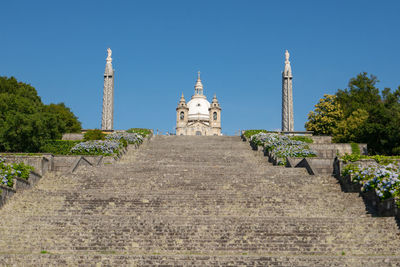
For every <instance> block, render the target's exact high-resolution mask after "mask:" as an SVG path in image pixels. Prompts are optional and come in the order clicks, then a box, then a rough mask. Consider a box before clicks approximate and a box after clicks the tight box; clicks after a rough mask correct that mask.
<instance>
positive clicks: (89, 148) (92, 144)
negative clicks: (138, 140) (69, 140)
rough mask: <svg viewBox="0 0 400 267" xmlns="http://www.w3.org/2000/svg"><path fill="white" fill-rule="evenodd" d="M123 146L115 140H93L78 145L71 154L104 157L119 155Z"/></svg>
mask: <svg viewBox="0 0 400 267" xmlns="http://www.w3.org/2000/svg"><path fill="white" fill-rule="evenodd" d="M122 146H123V144H122V143H121V142H119V141H115V140H91V141H86V142H81V143H79V144H76V145H75V146H74V147H73V148H72V149H71V153H72V154H75V155H103V156H110V155H112V154H115V153H118V151H119V149H120V148H121V147H122Z"/></svg>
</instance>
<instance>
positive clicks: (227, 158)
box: [0, 136, 400, 266]
mask: <svg viewBox="0 0 400 267" xmlns="http://www.w3.org/2000/svg"><path fill="white" fill-rule="evenodd" d="M0 218H1V220H0V236H1V238H0V265H11V266H12V265H16V266H60V265H63V266H65V265H67V266H76V265H87V266H93V265H96V264H98V265H102V266H135V265H137V266H155V265H164V266H188V265H190V266H240V265H241V266H268V265H276V266H391V265H392V266H395V265H396V264H400V253H399V250H398V248H399V247H400V240H399V238H398V233H399V231H398V228H397V225H396V221H395V219H394V218H392V217H385V218H372V217H371V216H370V215H369V214H367V213H366V211H365V206H364V203H363V201H362V199H361V198H359V197H358V195H357V194H349V193H343V192H342V191H341V189H340V186H339V185H338V183H337V181H336V179H335V178H333V177H329V176H309V175H308V174H307V172H306V170H304V169H302V168H299V169H296V168H285V167H280V166H276V167H275V166H272V165H271V164H268V162H267V161H266V158H265V157H261V156H260V155H259V154H258V152H255V151H252V150H251V148H250V147H249V146H248V144H246V143H244V142H241V141H240V139H239V137H196V136H169V137H164V136H157V137H155V138H153V140H152V141H151V142H150V143H147V144H145V145H143V146H141V147H140V148H139V149H137V150H133V149H130V150H128V152H127V154H125V155H124V157H122V158H121V160H120V161H118V162H116V163H114V164H106V165H104V166H101V167H98V168H93V167H85V166H82V167H80V168H79V169H78V170H77V171H76V172H75V173H69V174H55V173H49V174H46V175H45V176H44V177H43V178H42V179H41V180H40V181H39V182H38V184H37V185H36V186H35V187H34V188H32V189H30V190H26V191H24V192H23V193H21V194H15V195H14V196H13V198H12V199H11V200H10V201H9V202H8V203H7V204H6V205H5V206H3V208H1V209H0ZM41 251H45V252H46V253H45V254H41ZM342 254H344V255H342Z"/></svg>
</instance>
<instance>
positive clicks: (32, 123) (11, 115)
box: [0, 77, 80, 152]
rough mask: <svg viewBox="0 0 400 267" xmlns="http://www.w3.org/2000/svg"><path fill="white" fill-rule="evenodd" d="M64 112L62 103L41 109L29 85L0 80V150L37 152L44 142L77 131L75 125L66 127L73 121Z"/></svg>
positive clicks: (37, 97)
mask: <svg viewBox="0 0 400 267" xmlns="http://www.w3.org/2000/svg"><path fill="white" fill-rule="evenodd" d="M59 105H60V104H59ZM56 106H57V105H56ZM67 111H69V112H70V110H69V109H68V108H67V107H65V105H64V104H62V106H60V107H53V106H52V104H51V105H49V106H45V105H44V104H43V103H42V101H41V99H40V97H39V96H38V95H37V92H36V89H35V88H34V87H32V86H31V85H29V84H25V83H22V82H18V81H17V80H16V79H15V78H14V77H11V78H7V77H0V151H12V152H37V151H38V150H39V148H40V146H41V145H42V144H43V143H44V141H45V140H48V139H60V138H61V136H62V134H63V133H65V132H66V131H67V130H68V129H77V126H76V125H77V123H76V122H75V123H71V127H70V128H68V127H69V126H67V125H68V124H67V122H68V121H72V120H73V117H74V118H75V120H76V121H77V119H76V117H75V116H73V117H72V116H71V114H69V115H66V114H67V113H68V112H67ZM70 113H72V112H70ZM72 115H73V114H72ZM78 123H79V122H78ZM79 125H80V123H79Z"/></svg>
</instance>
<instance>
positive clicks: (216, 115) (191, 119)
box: [176, 72, 221, 136]
mask: <svg viewBox="0 0 400 267" xmlns="http://www.w3.org/2000/svg"><path fill="white" fill-rule="evenodd" d="M176 135H208V136H209V135H221V107H220V105H219V103H218V100H217V97H216V96H215V95H214V98H213V100H212V101H211V103H210V102H208V100H207V97H206V96H205V95H204V94H203V84H202V82H201V79H200V72H199V73H198V77H197V82H196V85H195V86H194V95H193V96H192V99H191V100H190V101H189V102H188V103H187V104H186V100H185V97H184V96H183V93H182V97H181V99H180V101H179V103H178V107H177V108H176Z"/></svg>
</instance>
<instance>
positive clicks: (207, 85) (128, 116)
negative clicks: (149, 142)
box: [0, 0, 400, 134]
mask: <svg viewBox="0 0 400 267" xmlns="http://www.w3.org/2000/svg"><path fill="white" fill-rule="evenodd" d="M1 9H2V12H1V13H2V14H1V16H0V25H1V28H2V34H1V37H0V50H1V51H2V53H1V54H2V56H1V59H0V75H1V76H14V77H16V78H17V79H18V80H20V81H23V82H27V83H30V84H32V85H33V86H34V87H35V88H36V89H37V90H38V93H39V95H40V96H41V97H42V100H43V102H45V103H50V102H53V103H59V102H64V103H65V104H66V105H67V106H69V107H70V108H71V109H72V110H73V112H74V113H75V114H76V115H77V116H78V117H79V119H80V120H81V121H82V123H83V127H84V128H99V127H100V126H101V108H102V103H101V102H102V93H103V72H104V67H105V59H106V54H107V53H106V49H107V47H111V49H112V50H113V65H114V68H115V70H116V75H115V112H114V128H116V129H127V128H131V127H146V128H152V129H160V130H161V131H163V132H165V131H172V130H173V129H174V127H175V118H176V117H175V108H176V105H177V103H178V101H179V98H180V95H181V93H182V92H183V93H184V94H185V97H186V100H187V101H188V100H189V98H190V96H191V95H192V94H193V92H194V84H195V81H196V72H197V71H198V70H200V71H201V73H202V80H203V84H204V92H205V94H206V95H207V97H208V99H209V100H211V98H212V96H213V94H214V93H215V94H217V97H218V99H219V101H220V104H221V106H222V131H223V132H224V133H226V134H234V133H235V131H237V130H239V129H250V128H253V129H254V128H265V129H269V130H273V129H279V128H280V124H281V115H280V114H281V71H282V69H283V66H284V51H285V49H288V50H289V52H290V54H291V63H292V70H293V75H294V78H293V85H294V88H293V98H294V113H295V115H294V119H295V130H304V123H305V121H306V119H307V114H308V112H309V111H310V110H311V109H313V106H314V105H315V104H316V103H317V102H318V100H319V99H320V98H321V97H322V96H323V94H326V93H328V94H329V93H334V92H335V91H336V90H337V89H338V88H345V87H346V86H347V83H348V81H349V79H350V78H351V77H354V76H355V75H357V74H358V73H360V72H363V71H366V72H368V73H372V74H374V75H376V76H378V79H379V80H380V81H381V82H380V83H379V84H378V86H379V87H380V88H384V87H390V88H392V89H394V88H397V87H398V86H399V85H400V75H399V70H400V67H399V62H400V52H399V51H400V50H399V47H400V46H399V43H400V36H399V35H400V30H399V29H400V27H399V26H400V22H399V21H400V20H399V17H398V16H399V11H400V1H365V0H364V1H340V0H335V1H307V0H305V1H290V0H288V1H267V0H259V1H256V0H251V1H244V0H242V1H237V0H229V1H228V0H227V1H225V0H203V1H194V0H182V1H178V0H168V1H165V0H163V1H161V0H159V1H153V0H146V1H144V0H143V1H98V0H97V1H18V0H16V1H3V3H2V8H1Z"/></svg>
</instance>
